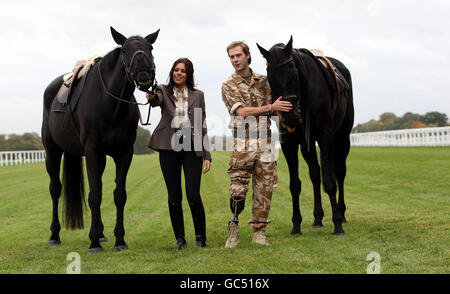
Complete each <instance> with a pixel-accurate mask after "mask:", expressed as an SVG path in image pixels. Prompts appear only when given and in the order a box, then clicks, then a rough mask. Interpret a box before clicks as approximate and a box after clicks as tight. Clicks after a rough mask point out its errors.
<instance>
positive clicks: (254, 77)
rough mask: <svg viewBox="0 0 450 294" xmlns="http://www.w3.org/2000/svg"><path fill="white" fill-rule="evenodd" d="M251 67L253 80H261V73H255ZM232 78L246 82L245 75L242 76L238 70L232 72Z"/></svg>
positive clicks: (238, 81) (239, 81)
mask: <svg viewBox="0 0 450 294" xmlns="http://www.w3.org/2000/svg"><path fill="white" fill-rule="evenodd" d="M249 69H250V75H251V76H252V80H255V81H257V80H259V75H257V74H255V73H254V72H253V70H252V69H251V68H249ZM232 78H233V80H234V81H235V82H236V83H238V84H239V83H242V82H245V79H244V77H242V76H241V75H240V74H238V73H237V72H236V71H235V72H234V73H233V74H232Z"/></svg>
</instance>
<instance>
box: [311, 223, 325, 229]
mask: <svg viewBox="0 0 450 294" xmlns="http://www.w3.org/2000/svg"><path fill="white" fill-rule="evenodd" d="M322 227H323V224H322V222H318V221H317V222H316V221H315V222H314V223H313V225H312V228H313V229H318V228H322Z"/></svg>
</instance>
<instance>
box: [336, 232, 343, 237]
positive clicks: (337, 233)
mask: <svg viewBox="0 0 450 294" xmlns="http://www.w3.org/2000/svg"><path fill="white" fill-rule="evenodd" d="M333 235H335V236H345V232H334V233H333Z"/></svg>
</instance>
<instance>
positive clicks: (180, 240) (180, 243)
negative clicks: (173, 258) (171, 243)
mask: <svg viewBox="0 0 450 294" xmlns="http://www.w3.org/2000/svg"><path fill="white" fill-rule="evenodd" d="M185 247H186V240H185V239H184V238H183V237H179V238H177V251H180V250H183V249H184V248H185Z"/></svg>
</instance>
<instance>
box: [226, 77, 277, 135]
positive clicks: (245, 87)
mask: <svg viewBox="0 0 450 294" xmlns="http://www.w3.org/2000/svg"><path fill="white" fill-rule="evenodd" d="M250 72H251V79H250V82H248V81H246V80H245V78H243V77H242V76H240V75H239V74H237V73H236V72H235V73H233V74H232V75H231V77H229V78H228V79H227V80H226V81H225V82H224V83H223V84H222V100H223V102H224V103H225V106H226V107H227V109H228V111H229V113H230V115H231V121H230V124H229V128H230V129H236V128H243V127H245V123H244V121H243V119H237V118H236V117H235V111H236V109H238V108H239V107H240V106H244V107H246V106H251V107H260V106H263V105H267V104H270V103H271V102H272V96H271V91H270V86H269V81H268V80H267V77H266V76H264V75H261V74H258V73H255V72H253V70H251V69H250ZM262 116H266V117H267V129H270V119H269V114H268V113H267V114H262ZM247 121H248V120H247ZM257 121H258V122H257V126H256V129H257V128H258V127H259V123H260V122H259V119H258V118H257ZM247 125H249V124H248V123H247ZM250 125H251V124H250ZM247 128H248V126H247ZM250 128H251V129H253V127H250Z"/></svg>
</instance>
